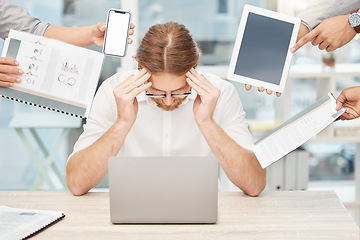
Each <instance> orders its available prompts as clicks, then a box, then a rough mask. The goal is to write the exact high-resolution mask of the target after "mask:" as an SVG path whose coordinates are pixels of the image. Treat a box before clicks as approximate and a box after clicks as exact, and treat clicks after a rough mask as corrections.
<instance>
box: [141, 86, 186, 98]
mask: <svg viewBox="0 0 360 240" xmlns="http://www.w3.org/2000/svg"><path fill="white" fill-rule="evenodd" d="M190 94H191V88H190V89H189V91H188V92H186V93H171V94H170V96H171V97H173V98H183V97H186V96H188V95H190ZM145 95H146V96H148V97H152V98H164V97H166V96H167V93H150V91H149V90H146V94H145Z"/></svg>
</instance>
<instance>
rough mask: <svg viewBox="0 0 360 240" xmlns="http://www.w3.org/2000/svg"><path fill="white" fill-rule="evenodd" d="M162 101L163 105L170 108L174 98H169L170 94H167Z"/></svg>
mask: <svg viewBox="0 0 360 240" xmlns="http://www.w3.org/2000/svg"><path fill="white" fill-rule="evenodd" d="M163 101H164V103H165V105H167V106H170V105H171V104H172V103H173V101H174V98H173V97H172V96H171V94H170V93H167V94H166V97H164V99H163Z"/></svg>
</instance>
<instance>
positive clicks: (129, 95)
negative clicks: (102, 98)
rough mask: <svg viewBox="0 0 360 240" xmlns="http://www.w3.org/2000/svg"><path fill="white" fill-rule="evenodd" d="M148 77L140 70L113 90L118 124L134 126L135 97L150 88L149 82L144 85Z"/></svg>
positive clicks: (136, 110) (136, 104)
mask: <svg viewBox="0 0 360 240" xmlns="http://www.w3.org/2000/svg"><path fill="white" fill-rule="evenodd" d="M150 76H151V75H150V73H148V72H146V70H144V69H142V70H141V71H139V72H138V73H136V74H135V75H131V76H130V77H128V78H127V79H125V81H124V82H122V83H121V84H119V85H118V86H117V87H115V88H114V91H113V93H114V96H115V101H116V105H117V113H118V114H117V115H118V116H117V122H118V123H120V124H125V126H130V127H131V126H132V125H133V124H134V122H135V120H136V116H137V113H138V102H137V100H136V96H137V95H139V94H140V93H141V92H144V91H145V90H146V89H148V88H149V87H150V86H151V82H148V83H146V84H144V83H145V82H146V81H147V80H149V78H150Z"/></svg>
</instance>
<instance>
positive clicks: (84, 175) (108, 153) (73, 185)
mask: <svg viewBox="0 0 360 240" xmlns="http://www.w3.org/2000/svg"><path fill="white" fill-rule="evenodd" d="M129 131H130V128H129V127H126V126H121V125H120V124H114V125H113V126H112V127H111V128H110V129H109V130H108V131H107V132H106V133H104V135H102V136H101V137H100V138H99V139H98V140H97V141H96V142H94V143H93V144H92V145H90V146H89V147H87V148H85V149H83V150H81V151H79V152H77V153H75V154H74V155H73V156H72V157H71V158H70V159H69V161H68V163H67V165H66V184H67V186H68V187H69V189H70V191H71V192H72V193H73V194H74V195H82V194H85V193H87V192H88V191H89V190H90V189H91V188H93V187H95V186H96V185H97V184H99V183H100V182H101V180H102V179H103V178H104V177H105V175H106V173H107V171H108V159H109V157H112V156H116V155H117V154H118V152H119V150H120V148H121V146H122V145H123V143H124V140H125V138H126V136H127V134H128V132H129Z"/></svg>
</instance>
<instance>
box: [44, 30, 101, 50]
mask: <svg viewBox="0 0 360 240" xmlns="http://www.w3.org/2000/svg"><path fill="white" fill-rule="evenodd" d="M93 28H95V26H86V27H76V28H75V27H73V28H72V27H62V26H55V25H50V26H48V27H47V28H46V30H45V32H44V36H45V37H47V38H53V39H57V40H60V41H63V42H66V43H70V44H73V45H76V46H80V47H88V46H91V45H93V44H95V42H94V38H93V35H92V34H91V33H92V31H93Z"/></svg>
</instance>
